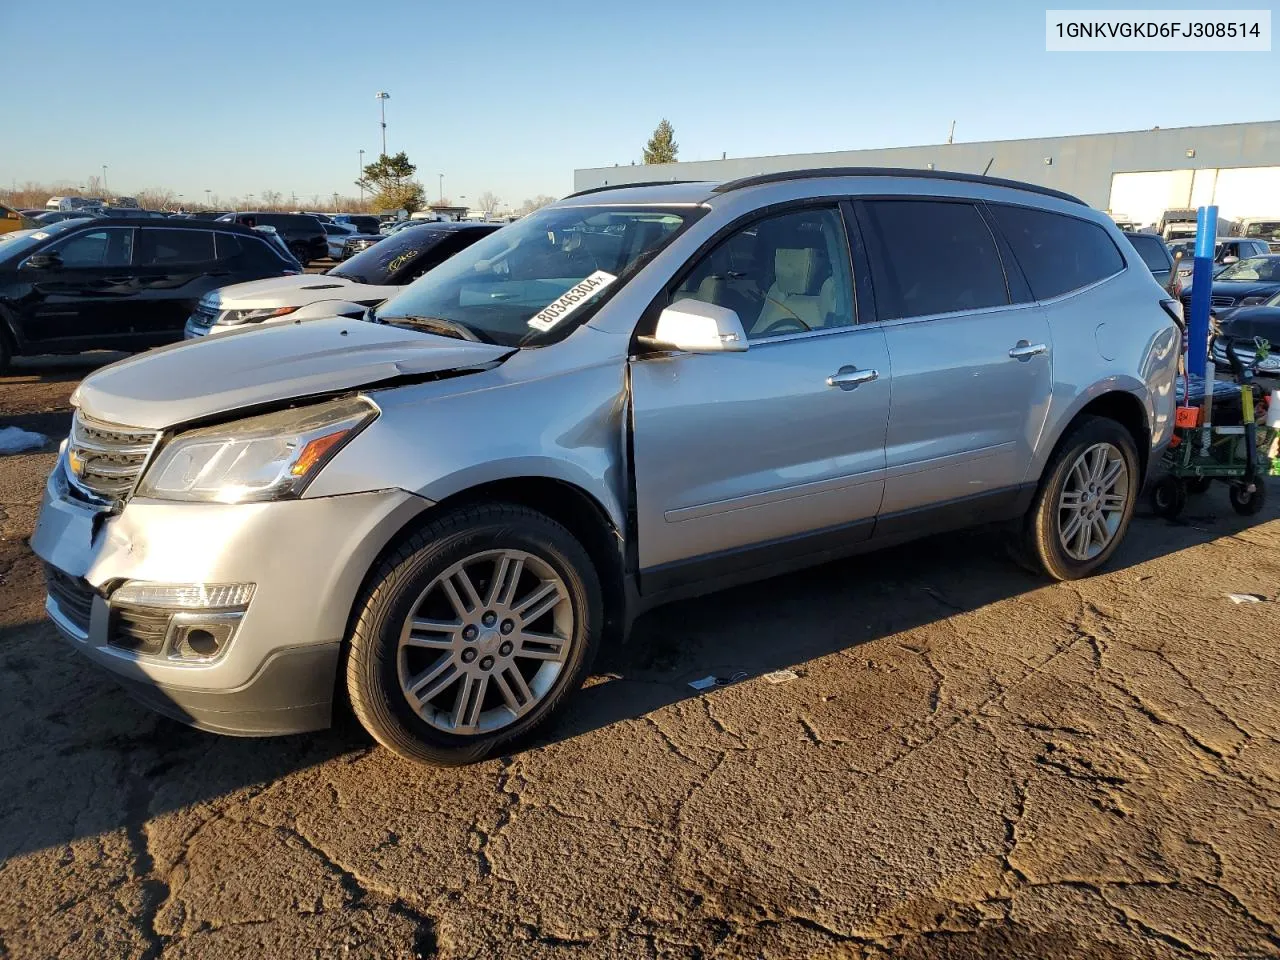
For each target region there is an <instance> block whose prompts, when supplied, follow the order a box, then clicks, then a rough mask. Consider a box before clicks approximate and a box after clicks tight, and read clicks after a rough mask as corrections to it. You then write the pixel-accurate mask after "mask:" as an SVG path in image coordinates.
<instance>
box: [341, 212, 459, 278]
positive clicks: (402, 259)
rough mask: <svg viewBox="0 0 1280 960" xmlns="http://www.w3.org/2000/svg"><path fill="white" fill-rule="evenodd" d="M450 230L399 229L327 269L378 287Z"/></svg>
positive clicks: (424, 227) (435, 228)
mask: <svg viewBox="0 0 1280 960" xmlns="http://www.w3.org/2000/svg"><path fill="white" fill-rule="evenodd" d="M449 235H450V231H448V230H441V229H439V228H437V227H427V226H416V227H414V228H413V229H411V230H398V231H396V232H395V233H394V234H392V235H390V236H388V237H387V238H386V239H385V240H379V241H378V242H377V243H375V244H374V245H373V246H371V247H369V248H368V249H366V250H361V251H360V252H359V253H357V254H356V255H355V256H354V257H352V258H351V259H350V260H346V261H344V262H343V263H341V264H339V265H338V266H336V267H334V268H333V269H332V270H330V271H329V275H330V276H332V277H342V278H343V279H344V280H354V281H355V282H356V283H369V284H373V285H374V286H381V285H383V284H387V283H390V282H391V275H392V274H393V273H396V272H397V271H399V270H400V269H402V268H403V267H405V266H407V265H408V264H409V263H410V262H411V261H413V260H416V259H417V258H418V256H419V254H421V253H423V252H425V251H427V250H430V249H431V248H432V247H434V246H435V245H436V244H438V243H439V242H440V241H441V240H443V239H444V238H445V237H447V236H449Z"/></svg>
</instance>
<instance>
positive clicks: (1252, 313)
mask: <svg viewBox="0 0 1280 960" xmlns="http://www.w3.org/2000/svg"><path fill="white" fill-rule="evenodd" d="M1218 319H1219V320H1220V321H1221V324H1222V332H1223V333H1224V334H1226V335H1227V336H1228V337H1231V338H1232V339H1233V340H1236V339H1241V338H1243V339H1246V340H1252V339H1253V338H1254V337H1262V339H1264V340H1270V341H1271V342H1272V343H1274V344H1276V346H1277V347H1278V348H1280V307H1233V308H1231V309H1229V310H1221V311H1219V312H1218Z"/></svg>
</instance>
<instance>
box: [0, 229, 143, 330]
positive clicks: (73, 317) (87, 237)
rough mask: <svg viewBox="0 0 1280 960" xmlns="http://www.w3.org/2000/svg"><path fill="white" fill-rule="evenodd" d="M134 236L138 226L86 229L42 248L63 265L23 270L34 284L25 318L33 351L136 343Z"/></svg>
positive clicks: (24, 312)
mask: <svg viewBox="0 0 1280 960" xmlns="http://www.w3.org/2000/svg"><path fill="white" fill-rule="evenodd" d="M133 237H134V229H133V228H132V227H99V228H89V229H85V230H80V231H77V232H76V233H73V234H71V235H70V236H68V237H65V238H63V239H62V240H60V241H58V242H57V243H55V244H52V245H51V246H49V247H47V248H45V249H42V250H41V251H40V253H56V254H57V255H58V257H59V258H60V259H61V263H60V264H59V265H58V266H53V267H40V268H38V269H37V268H32V267H30V266H24V267H23V268H22V270H23V274H24V276H29V279H30V283H31V288H32V296H31V298H30V299H29V301H28V304H27V305H26V306H25V308H24V309H23V310H22V316H21V317H20V318H19V322H20V323H21V325H22V328H23V330H22V332H23V336H24V339H25V340H26V341H27V343H28V346H27V347H26V350H27V352H30V353H37V352H40V350H42V349H44V350H48V351H50V352H60V351H61V352H65V351H76V350H89V349H122V350H127V349H130V348H132V347H133V346H134V345H135V340H136V338H135V336H134V331H133V328H132V325H131V323H130V320H129V315H128V314H129V311H128V307H129V302H130V300H131V299H132V297H133V296H134V295H135V294H136V292H137V285H136V283H135V280H134V276H133V267H132V255H133Z"/></svg>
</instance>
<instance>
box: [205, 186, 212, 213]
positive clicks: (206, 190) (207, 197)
mask: <svg viewBox="0 0 1280 960" xmlns="http://www.w3.org/2000/svg"><path fill="white" fill-rule="evenodd" d="M212 192H213V191H212V190H210V189H209V188H208V187H205V188H204V205H205V206H206V207H209V208H210V209H212V208H213V201H212V200H210V199H209V194H211V193H212Z"/></svg>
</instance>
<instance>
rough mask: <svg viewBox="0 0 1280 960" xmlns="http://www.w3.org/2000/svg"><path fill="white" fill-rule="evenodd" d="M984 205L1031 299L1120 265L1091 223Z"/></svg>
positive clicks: (1115, 269)
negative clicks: (1003, 239) (1019, 272)
mask: <svg viewBox="0 0 1280 960" xmlns="http://www.w3.org/2000/svg"><path fill="white" fill-rule="evenodd" d="M988 206H989V208H990V210H991V212H992V214H993V215H994V217H995V220H996V223H997V224H999V226H1000V229H1001V230H1002V231H1003V232H1004V234H1005V237H1006V238H1007V239H1008V241H1009V246H1010V247H1011V248H1012V250H1013V255H1014V257H1015V258H1016V259H1017V261H1018V264H1019V265H1020V266H1021V267H1022V272H1023V273H1024V274H1025V275H1026V278H1027V283H1028V284H1030V286H1031V294H1032V296H1034V297H1035V298H1036V299H1037V300H1048V299H1051V298H1053V297H1059V296H1062V295H1063V294H1064V293H1070V292H1071V291H1072V290H1079V289H1080V288H1081V287H1087V286H1089V285H1090V284H1092V283H1097V282H1098V281H1099V280H1105V279H1106V278H1107V277H1110V276H1113V275H1115V274H1117V273H1119V272H1120V271H1121V270H1123V269H1124V258H1123V257H1122V256H1121V255H1120V250H1119V248H1118V247H1117V246H1116V245H1115V243H1114V242H1113V241H1112V239H1111V237H1110V236H1109V235H1108V234H1107V231H1106V230H1104V229H1103V228H1102V227H1100V226H1098V225H1097V224H1096V223H1090V222H1089V221H1088V220H1081V219H1079V218H1077V217H1069V216H1067V215H1065V214H1061V213H1053V212H1051V211H1049V210H1035V209H1032V208H1030V207H1015V206H1009V205H1006V204H999V203H993V204H989V205H988Z"/></svg>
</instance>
